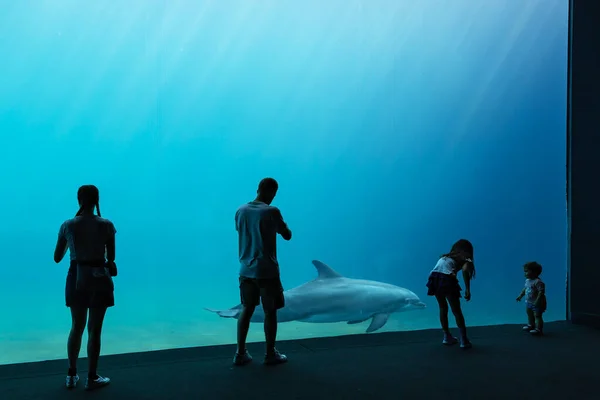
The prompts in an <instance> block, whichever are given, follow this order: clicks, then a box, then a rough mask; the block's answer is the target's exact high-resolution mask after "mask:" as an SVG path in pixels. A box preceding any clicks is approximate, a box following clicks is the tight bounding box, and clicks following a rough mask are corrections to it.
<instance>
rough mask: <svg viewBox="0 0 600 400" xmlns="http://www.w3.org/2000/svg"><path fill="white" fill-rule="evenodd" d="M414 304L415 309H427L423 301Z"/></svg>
mask: <svg viewBox="0 0 600 400" xmlns="http://www.w3.org/2000/svg"><path fill="white" fill-rule="evenodd" d="M413 304H414V306H415V307H418V308H426V307H427V305H426V304H425V303H423V302H422V301H416V302H414V303H413Z"/></svg>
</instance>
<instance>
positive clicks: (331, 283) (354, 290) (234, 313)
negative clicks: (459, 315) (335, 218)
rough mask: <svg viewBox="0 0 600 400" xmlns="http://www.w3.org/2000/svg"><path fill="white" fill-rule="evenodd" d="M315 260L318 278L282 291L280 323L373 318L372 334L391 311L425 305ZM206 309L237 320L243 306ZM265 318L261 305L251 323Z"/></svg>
mask: <svg viewBox="0 0 600 400" xmlns="http://www.w3.org/2000/svg"><path fill="white" fill-rule="evenodd" d="M312 263H313V265H314V266H315V268H316V269H317V272H318V276H317V278H315V279H314V280H312V281H309V282H306V283H304V284H302V285H300V286H297V287H295V288H292V289H290V290H286V291H285V292H284V293H283V295H284V297H285V307H283V308H282V309H280V310H279V311H278V313H277V320H278V322H290V321H300V322H313V323H328V322H347V323H348V324H358V323H361V322H364V321H367V320H368V319H371V323H370V324H369V327H368V328H367V330H366V332H367V333H371V332H375V331H377V330H379V329H381V328H382V327H383V326H384V325H385V324H386V323H387V321H388V318H389V316H390V314H392V313H397V312H404V311H410V310H417V309H423V308H425V304H424V303H423V302H422V301H421V300H420V299H419V297H418V296H417V295H416V294H415V293H413V292H411V291H410V290H408V289H405V288H402V287H399V286H395V285H390V284H388V283H383V282H377V281H368V280H361V279H351V278H346V277H345V276H343V275H341V274H339V273H338V272H336V271H334V270H333V269H332V268H331V267H329V266H328V265H326V264H325V263H323V262H321V261H318V260H313V261H312ZM205 310H207V311H210V312H214V313H216V314H218V315H219V316H221V317H223V318H235V319H237V318H238V317H239V315H240V313H241V311H242V305H241V304H238V305H237V306H235V307H232V308H230V309H227V310H214V309H210V308H205ZM264 317H265V314H264V311H263V309H262V307H257V308H256V310H255V311H254V315H253V316H252V319H251V322H263V321H264Z"/></svg>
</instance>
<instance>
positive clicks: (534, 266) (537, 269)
mask: <svg viewBox="0 0 600 400" xmlns="http://www.w3.org/2000/svg"><path fill="white" fill-rule="evenodd" d="M523 269H524V270H526V271H531V272H533V273H534V274H535V275H536V276H540V275H541V274H542V265H541V264H540V263H538V262H536V261H530V262H528V263H525V265H523Z"/></svg>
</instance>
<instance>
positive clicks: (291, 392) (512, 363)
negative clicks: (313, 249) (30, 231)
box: [0, 322, 600, 400]
mask: <svg viewBox="0 0 600 400" xmlns="http://www.w3.org/2000/svg"><path fill="white" fill-rule="evenodd" d="M546 332H547V334H546V336H544V337H541V338H538V337H532V336H530V335H529V334H528V333H524V332H522V331H521V326H515V325H498V326H490V327H478V328H472V329H471V330H470V334H471V336H472V341H473V344H474V347H473V348H472V349H470V350H466V351H465V350H461V349H460V348H459V347H458V346H453V347H444V346H442V344H441V339H442V338H441V334H440V331H439V330H428V331H413V332H397V333H382V334H372V335H354V336H344V337H335V338H320V339H306V340H294V341H287V342H281V343H280V346H279V348H280V349H281V350H282V351H283V352H285V353H287V354H288V356H289V358H290V361H289V363H288V364H284V365H280V366H276V367H265V366H263V365H262V364H261V358H262V353H263V344H262V343H256V344H251V345H250V346H249V349H250V351H251V353H252V354H253V356H254V362H253V363H252V364H250V365H248V366H245V367H233V366H232V365H231V361H232V356H233V352H234V346H215V347H200V348H190V349H179V350H165V351H156V352H148V353H135V354H125V355H115V356H106V357H102V358H101V360H100V373H101V374H105V375H106V376H108V377H110V378H112V380H113V382H112V383H111V385H110V386H108V387H106V388H102V389H99V390H98V391H96V392H86V391H85V390H84V389H83V380H82V381H80V382H79V386H78V387H77V388H76V389H73V390H71V391H69V390H68V389H66V388H65V387H64V381H65V375H66V367H67V362H66V360H59V361H47V362H39V363H28V364H15V365H6V366H0V398H1V399H44V400H51V399H67V398H69V399H71V398H73V399H74V398H84V397H85V398H93V399H199V398H203V399H233V398H240V399H265V398H266V397H268V396H277V397H278V398H284V399H286V398H287V399H315V398H317V399H325V398H340V399H372V398H381V399H391V398H404V399H411V400H412V399H434V398H444V399H462V400H464V399H484V398H485V399H509V398H514V399H525V398H531V399H541V398H548V399H550V398H552V399H560V398H564V399H566V398H569V397H572V396H574V395H575V394H576V396H577V398H578V399H580V400H581V399H597V398H598V386H597V382H598V374H597V371H598V369H597V362H598V359H600V346H598V343H600V331H597V330H593V329H591V328H587V327H584V326H576V325H572V324H570V323H568V322H555V323H549V324H547V328H546ZM82 361H83V362H81V365H82V366H84V365H85V360H82ZM80 376H85V371H80Z"/></svg>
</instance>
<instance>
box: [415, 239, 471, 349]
mask: <svg viewBox="0 0 600 400" xmlns="http://www.w3.org/2000/svg"><path fill="white" fill-rule="evenodd" d="M458 271H462V276H463V280H464V282H465V300H466V301H469V300H471V279H472V278H474V277H475V265H474V263H473V245H472V244H471V242H469V241H468V240H466V239H460V240H459V241H457V242H456V243H454V245H452V249H451V250H450V252H449V253H447V254H444V255H442V256H441V257H440V259H439V260H438V262H437V264H436V265H435V267H434V268H433V270H432V271H431V273H430V274H429V280H428V281H427V288H428V291H427V294H428V295H429V296H435V298H436V300H437V301H438V304H439V306H440V323H441V324H442V330H443V331H444V340H443V341H442V343H443V344H445V345H453V344H456V343H457V342H458V340H457V339H456V338H455V337H453V336H452V335H451V334H450V328H449V326H448V305H450V309H451V310H452V314H454V318H455V319H456V325H457V326H458V329H459V330H460V347H461V348H463V349H469V348H471V346H472V345H471V342H470V341H469V339H468V337H467V327H466V325H465V317H464V316H463V313H462V310H461V308H460V298H461V295H460V292H461V290H462V289H461V288H460V285H459V284H458V277H457V274H458Z"/></svg>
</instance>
